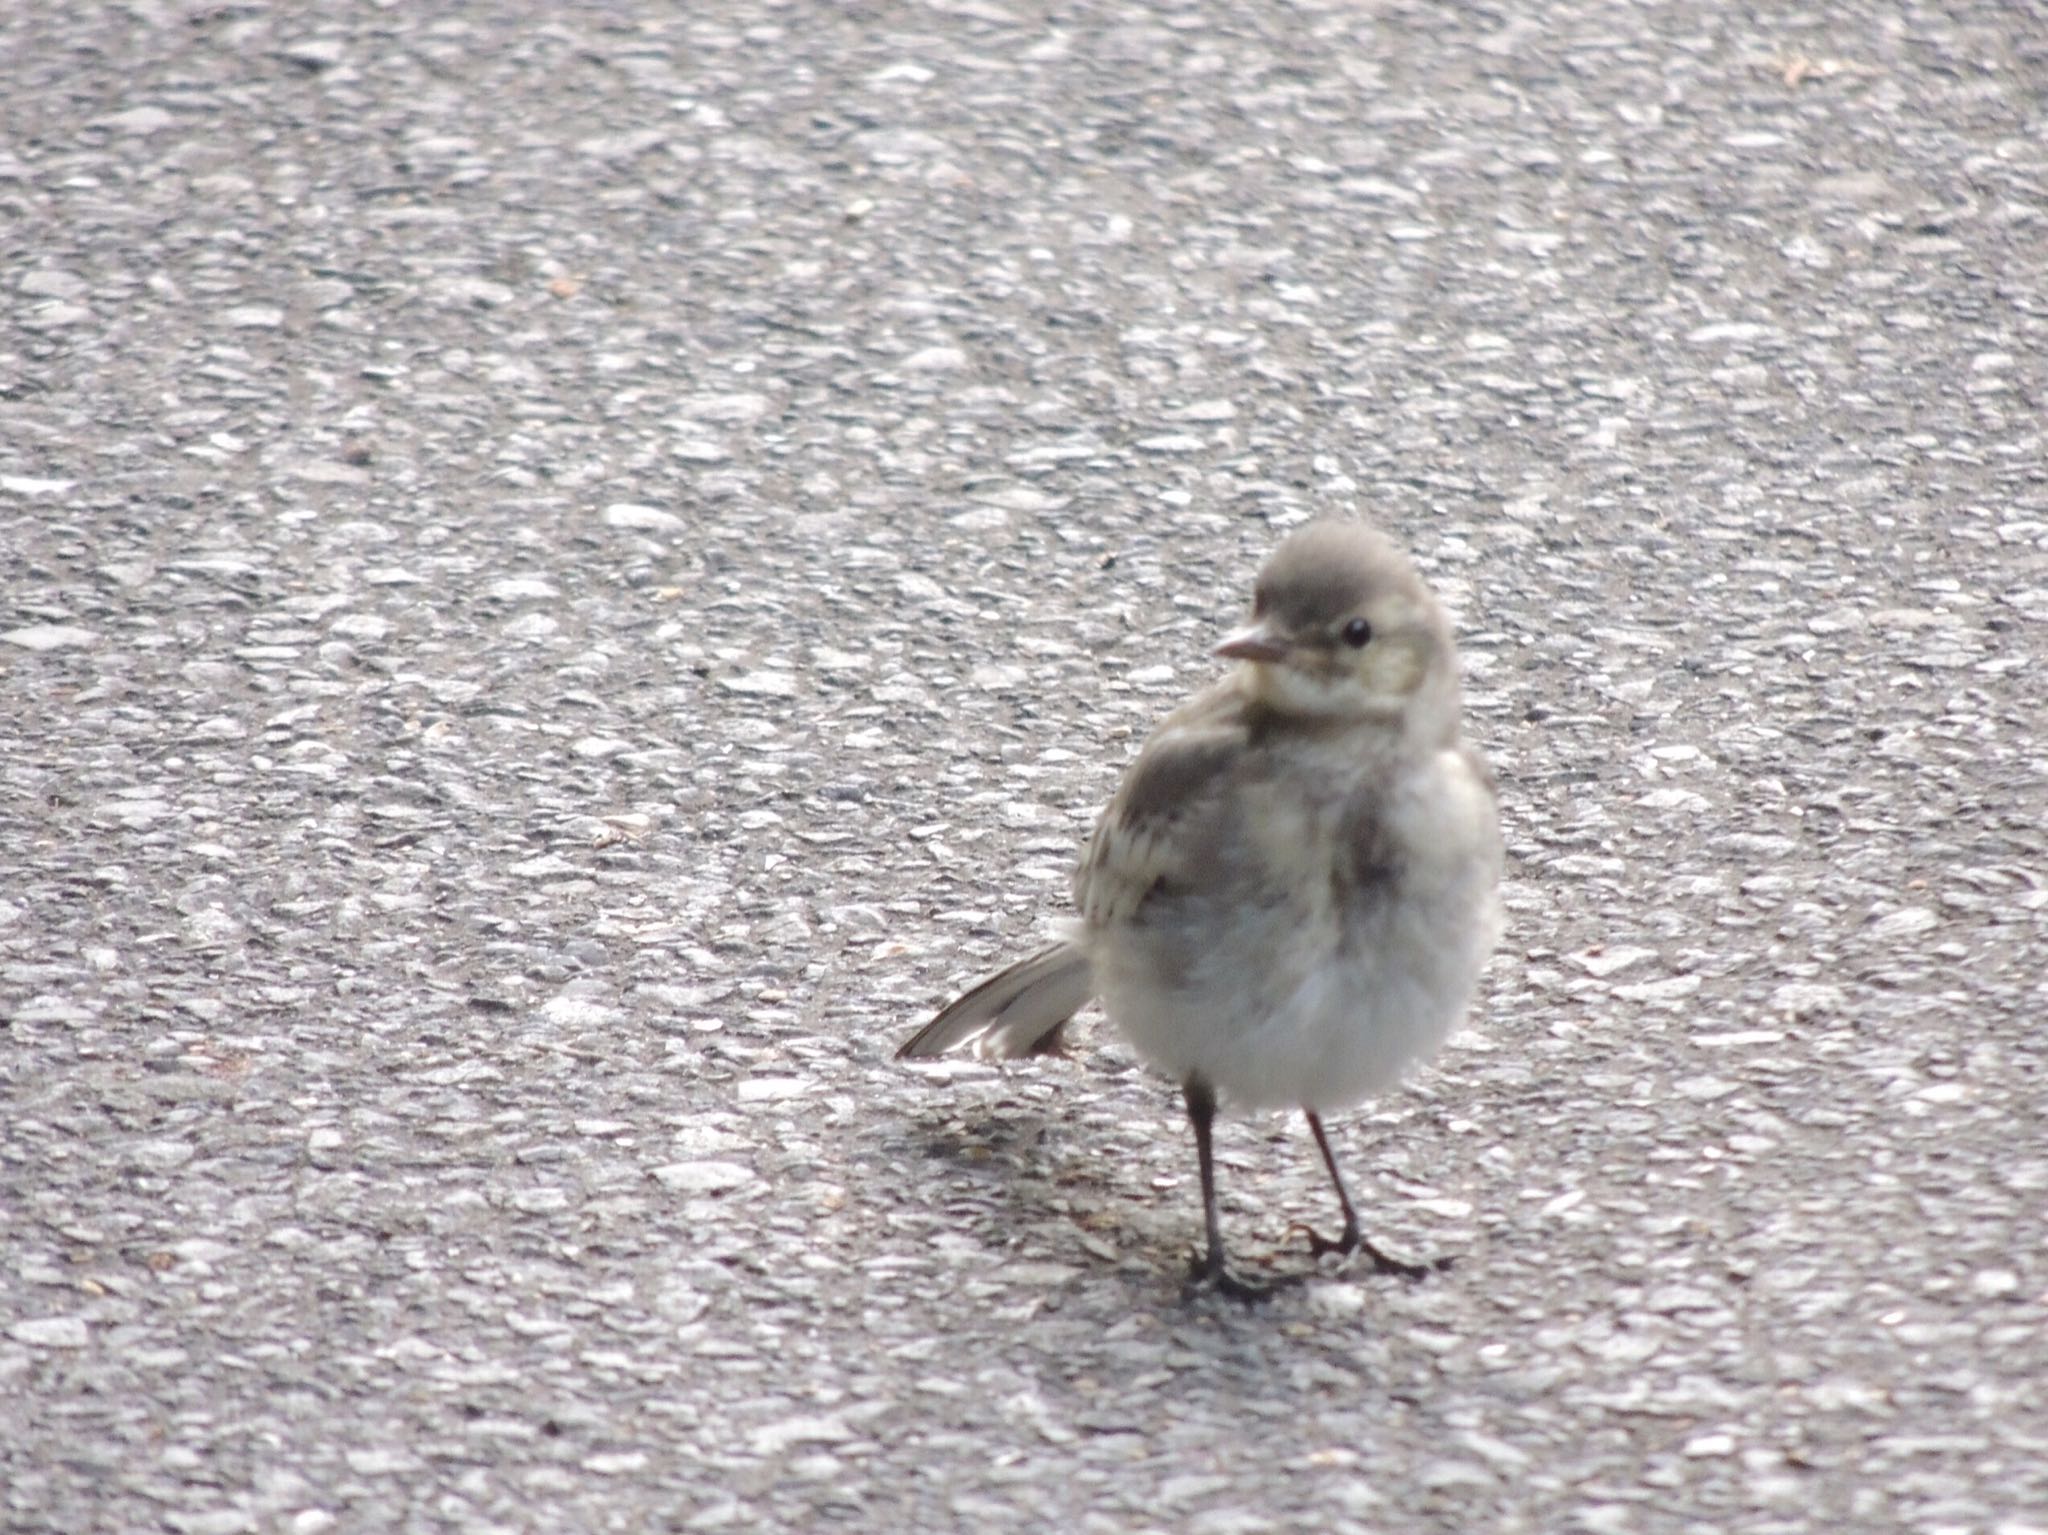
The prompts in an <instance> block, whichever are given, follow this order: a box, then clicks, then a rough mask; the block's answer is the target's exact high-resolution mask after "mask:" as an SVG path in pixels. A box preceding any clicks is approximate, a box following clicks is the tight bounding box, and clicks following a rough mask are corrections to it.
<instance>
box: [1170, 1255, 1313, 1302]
mask: <svg viewBox="0 0 2048 1535" xmlns="http://www.w3.org/2000/svg"><path fill="white" fill-rule="evenodd" d="M1300 1282H1301V1276H1300V1275H1298V1274H1292V1275H1288V1276H1286V1277H1285V1278H1280V1279H1273V1280H1267V1281H1264V1282H1261V1281H1258V1280H1252V1279H1240V1278H1238V1277H1237V1275H1235V1274H1233V1273H1231V1272H1230V1269H1229V1267H1228V1266H1227V1265H1226V1264H1225V1263H1224V1262H1223V1260H1222V1258H1221V1257H1220V1256H1207V1257H1199V1256H1198V1257H1194V1258H1190V1259H1189V1260H1188V1279H1187V1283H1186V1285H1184V1286H1183V1287H1182V1289H1181V1299H1183V1300H1192V1299H1193V1298H1194V1297H1195V1295H1196V1293H1197V1292H1199V1291H1202V1290H1213V1291H1215V1292H1216V1293H1217V1294H1218V1295H1227V1296H1229V1297H1230V1298H1231V1299H1232V1300H1235V1301H1243V1302H1244V1303H1245V1304H1246V1305H1247V1306H1251V1305H1256V1304H1257V1303H1258V1302H1260V1301H1263V1300H1271V1299H1272V1298H1273V1297H1274V1295H1276V1294H1278V1293H1279V1292H1280V1291H1281V1290H1284V1289H1286V1288H1287V1287H1288V1286H1289V1285H1292V1284H1298V1283H1300Z"/></svg>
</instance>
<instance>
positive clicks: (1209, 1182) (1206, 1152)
mask: <svg viewBox="0 0 2048 1535" xmlns="http://www.w3.org/2000/svg"><path fill="white" fill-rule="evenodd" d="M1181 1096H1182V1097H1183V1098H1185V1099H1186V1100H1187V1105H1188V1123H1189V1124H1191V1125H1193V1126H1194V1127H1195V1160H1196V1161H1197V1162H1198V1163H1199V1164H1200V1165H1201V1169H1202V1221H1203V1224H1204V1225H1205V1226H1206V1228H1207V1230H1208V1247H1207V1249H1206V1250H1205V1251H1204V1253H1203V1255H1202V1256H1201V1257H1199V1258H1196V1259H1194V1260H1192V1261H1191V1262H1190V1263H1189V1265H1188V1282H1189V1285H1190V1286H1191V1287H1192V1286H1195V1285H1208V1286H1211V1287H1212V1288H1214V1289H1215V1290H1216V1292H1217V1293H1218V1294H1220V1295H1228V1296H1230V1297H1232V1298H1233V1299H1235V1300H1241V1301H1256V1300H1264V1299H1265V1298H1266V1297H1267V1296H1268V1295H1269V1294H1271V1293H1272V1291H1271V1288H1270V1287H1269V1286H1266V1285H1256V1284H1250V1283H1247V1282H1246V1281H1245V1280H1242V1279H1239V1278H1238V1277H1237V1276H1236V1275H1235V1274H1233V1273H1231V1272H1230V1267H1229V1265H1228V1264H1227V1263H1225V1262H1224V1259H1223V1225H1222V1222H1221V1221H1220V1220H1219V1219H1218V1217H1217V1214H1216V1157H1215V1153H1214V1151H1213V1150H1212V1149H1211V1147H1210V1144H1209V1136H1210V1129H1211V1127H1212V1126H1213V1125H1214V1124H1215V1122H1216V1089H1215V1088H1213V1087H1211V1086H1210V1085H1209V1083H1208V1081H1207V1080H1206V1079H1205V1078H1203V1077H1200V1076H1191V1077H1189V1078H1188V1079H1187V1081H1186V1082H1184V1083H1182V1084H1181Z"/></svg>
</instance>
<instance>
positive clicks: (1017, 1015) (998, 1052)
mask: <svg viewBox="0 0 2048 1535" xmlns="http://www.w3.org/2000/svg"><path fill="white" fill-rule="evenodd" d="M1094 995H1095V978H1094V976H1093V975H1092V974H1091V973H1090V967H1089V964H1088V956H1087V955H1086V954H1084V953H1082V952H1081V950H1080V949H1079V948H1077V947H1076V946H1075V945H1073V944H1071V943H1056V944H1054V945H1053V946H1052V947H1051V948H1049V949H1041V950H1039V952H1038V953H1036V954H1034V955H1032V956H1031V957H1030V958H1029V959H1024V960H1019V961H1018V962H1017V963H1016V964H1014V965H1012V966H1010V968H1009V969H1007V970H1004V971H1001V972H999V973H997V974H995V975H992V976H990V977H989V978H988V979H987V980H985V981H983V982H982V983H981V984H980V985H979V986H977V987H975V988H974V989H973V990H972V991H970V992H968V993H967V994H966V995H965V996H964V997H961V998H959V999H958V1000H957V1001H955V1002H954V1003H952V1004H951V1005H950V1006H949V1007H947V1008H946V1009H945V1010H944V1011H943V1012H941V1013H940V1014H939V1015H938V1017H936V1018H934V1019H933V1020H932V1021H931V1022H930V1023H928V1024H926V1025H925V1026H924V1027H923V1028H922V1029H919V1030H918V1031H917V1034H916V1036H915V1037H914V1038H912V1039H911V1041H910V1042H909V1043H908V1044H906V1045H905V1046H904V1047H903V1048H902V1049H901V1050H898V1051H897V1052H896V1058H897V1059H898V1060H924V1059H928V1058H930V1057H931V1056H935V1055H944V1054H945V1053H946V1052H947V1051H948V1050H952V1049H955V1048H956V1047H958V1046H960V1045H964V1044H972V1045H973V1047H974V1053H975V1054H976V1055H977V1056H979V1057H980V1058H981V1059H983V1060H990V1061H1008V1060H1014V1059H1016V1058H1017V1057H1018V1056H1020V1055H1043V1054H1046V1053H1048V1052H1049V1051H1051V1050H1053V1049H1055V1048H1057V1046H1058V1042H1059V1032H1060V1026H1061V1025H1062V1024H1064V1023H1065V1022H1066V1021H1067V1020H1068V1019H1069V1018H1071V1017H1073V1015H1074V1014H1075V1013H1076V1012H1078V1011H1079V1010H1080V1008H1081V1006H1082V1004H1083V1003H1085V1002H1087V1000H1088V999H1089V998H1090V997H1092V996H1094Z"/></svg>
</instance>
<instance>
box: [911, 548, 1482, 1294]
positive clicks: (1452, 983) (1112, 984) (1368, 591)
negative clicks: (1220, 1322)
mask: <svg viewBox="0 0 2048 1535" xmlns="http://www.w3.org/2000/svg"><path fill="white" fill-rule="evenodd" d="M1213 653H1214V655H1215V656H1216V657H1217V658H1219V659H1221V660H1223V661H1226V662H1228V663H1230V665H1229V669H1228V670H1227V671H1226V672H1225V674H1224V675H1223V676H1222V677H1220V678H1219V679H1218V680H1216V681H1215V682H1214V683H1213V684H1211V685H1210V686H1208V687H1206V688H1204V689H1203V690H1201V691H1200V692H1198V693H1197V694H1196V695H1195V696H1194V697H1192V698H1190V699H1189V700H1188V701H1187V702H1185V703H1184V704H1182V705H1181V706H1180V707H1179V708H1177V709H1175V710H1173V711H1172V712H1171V713H1170V714H1168V715H1167V716H1166V717H1165V718H1164V719H1163V720H1162V721H1161V722H1160V724H1159V726H1158V728H1157V729H1156V730H1155V731H1154V732H1153V733H1152V735H1151V736H1150V737H1149V738H1148V739H1147V740H1146V742H1145V744H1144V745H1143V747H1142V748H1141V749H1140V750H1139V752H1138V755H1137V757H1136V759H1135V760H1134V761H1133V762H1132V763H1131V765H1130V767H1129V768H1128V769H1127V770H1126V772H1125V774H1124V777H1123V780H1122V782H1121V784H1120V786H1119V787H1118V789H1117V792H1116V794H1115V796H1114V797H1113V798H1112V799H1111V800H1110V802H1109V804H1108V806H1107V807H1106V808H1105V809H1104V810H1103V812H1102V813H1101V815H1100V817H1099V818H1098V819H1097V821H1096V823H1095V827H1094V831H1093V833H1092V834H1091V835H1090V837H1089V839H1088V841H1087V844H1086V846H1085V849H1084V851H1083V852H1082V854H1081V857H1080V861H1079V864H1078V866H1077V868H1076V870H1075V873H1074V879H1073V901H1074V908H1075V911H1076V913H1077V916H1076V917H1075V918H1073V919H1070V920H1069V921H1067V922H1066V923H1065V924H1063V928H1062V930H1061V933H1060V936H1059V938H1058V941H1056V942H1054V943H1053V944H1051V945H1050V946H1049V947H1047V948H1044V949H1041V950H1039V951H1038V952H1037V953H1034V954H1032V955H1030V956H1029V957H1028V958H1025V959H1023V960H1021V961H1019V962H1018V963H1016V964H1014V965H1012V966H1010V967H1009V968H1008V969H1006V970H1003V971H1000V972H999V973H997V974H995V975H993V976H990V977H989V978H988V979H986V980H984V981H982V982H981V983H980V984H979V985H977V986H975V987H974V988H973V989H971V990H969V991H968V992H966V993H965V994H964V995H962V996H961V997H959V998H958V999H957V1000H955V1001H954V1002H952V1003H951V1004H949V1005H948V1006H946V1007H945V1008H944V1009H942V1010H941V1011H940V1012H939V1013H938V1014H937V1016H935V1017H934V1018H933V1019H932V1020H931V1021H930V1022H929V1023H928V1024H926V1025H925V1026H924V1027H923V1028H922V1029H921V1030H919V1031H918V1033H917V1034H916V1035H914V1036H913V1037H912V1038H911V1039H910V1040H908V1041H907V1042H906V1043H905V1044H904V1045H903V1046H902V1048H901V1049H900V1050H898V1052H897V1055H898V1057H899V1058H900V1059H906V1060H922V1059H928V1058H931V1057H935V1056H940V1055H944V1054H946V1053H948V1052H952V1051H958V1050H969V1051H971V1052H972V1053H973V1054H974V1055H976V1056H977V1057H979V1058H981V1059H985V1060H1010V1059H1016V1058H1019V1057H1023V1056H1031V1055H1043V1054H1050V1053H1056V1052H1059V1051H1061V1050H1062V1048H1063V1046H1064V1031H1065V1029H1066V1026H1067V1023H1068V1020H1069V1019H1071V1018H1072V1017H1073V1015H1074V1014H1075V1013H1076V1012H1077V1011H1079V1010H1080V1009H1081V1008H1082V1007H1083V1006H1085V1005H1086V1004H1087V1003H1088V1002H1089V1001H1091V1000H1095V999H1099V1000H1100V1001H1101V1003H1102V1005H1103V1009H1104V1011H1105V1012H1106V1013H1107V1014H1108V1016H1109V1018H1110V1020H1111V1021H1112V1022H1113V1023H1114V1024H1115V1025H1116V1027H1117V1028H1118V1029H1119V1030H1120V1031H1121V1032H1122V1034H1123V1036H1124V1037H1125V1039H1126V1040H1128V1042H1129V1043H1130V1045H1131V1046H1132V1047H1133V1048H1134V1050H1135V1051H1136V1053H1137V1054H1138V1055H1139V1057H1140V1058H1142V1059H1143V1060H1144V1061H1145V1062H1146V1063H1147V1064H1148V1065H1150V1066H1151V1067H1153V1068H1154V1069H1155V1070H1157V1071H1158V1072H1160V1073H1162V1074H1163V1075H1164V1076H1166V1077H1167V1078H1168V1079H1169V1080H1171V1081H1173V1082H1174V1083H1176V1084H1177V1085H1178V1086H1179V1088H1180V1093H1181V1098H1182V1100H1183V1103H1184V1105H1185V1108H1186V1112H1187V1118H1188V1122H1189V1124H1190V1125H1191V1126H1192V1128H1193V1131H1194V1140H1195V1152H1196V1162H1197V1167H1198V1170H1199V1173H1200V1177H1201V1195H1202V1218H1203V1223H1204V1228H1205V1240H1204V1244H1203V1247H1202V1249H1201V1250H1200V1252H1199V1253H1198V1254H1197V1255H1196V1256H1195V1257H1194V1258H1193V1260H1192V1262H1191V1264H1190V1269H1189V1276H1188V1283H1189V1285H1190V1287H1191V1288H1198V1287H1209V1288H1213V1289H1214V1290H1215V1291H1217V1292H1219V1293H1222V1294H1226V1295H1230V1296H1235V1297H1238V1298H1240V1299H1244V1300H1254V1299H1258V1298H1261V1297H1262V1296H1264V1295H1266V1294H1268V1293H1270V1292H1271V1290H1272V1289H1273V1288H1274V1285H1272V1284H1263V1283H1258V1282H1254V1281H1252V1280H1248V1279H1245V1278H1243V1277H1241V1276H1240V1275H1239V1274H1238V1273H1237V1272H1235V1271H1234V1270H1233V1268H1232V1266H1231V1265H1230V1263H1229V1261H1228V1259H1227V1257H1226V1253H1225V1247H1224V1242H1223V1235H1222V1229H1221V1225H1220V1222H1219V1219H1218V1213H1217V1202H1216V1171H1215V1160H1214V1154H1213V1149H1212V1143H1213V1127H1214V1124H1215V1121H1216V1116H1217V1112H1218V1108H1219V1105H1224V1106H1228V1107H1229V1108H1231V1109H1232V1110H1233V1111H1238V1110H1249V1111H1258V1110H1274V1109H1299V1110H1300V1111H1301V1112H1302V1113H1303V1114H1304V1115H1305V1116H1306V1117H1307V1121H1308V1127H1309V1130H1310V1132H1311V1133H1312V1134H1313V1135H1314V1137H1315V1142H1316V1147H1317V1149H1318V1151H1319V1152H1320V1153H1321V1154H1322V1160H1323V1165H1324V1167H1325V1168H1326V1169H1327V1171H1328V1173H1329V1177H1330V1181H1331V1183H1332V1185H1333V1186H1334V1187H1335V1190H1336V1195H1337V1201H1338V1207H1339V1211H1340V1213H1341V1215H1342V1218H1343V1227H1342V1230H1341V1232H1340V1233H1339V1235H1338V1236H1336V1237H1335V1238H1326V1237H1324V1236H1322V1235H1320V1234H1319V1233H1318V1232H1316V1230H1315V1229H1314V1228H1313V1227H1309V1226H1301V1225H1297V1226H1295V1227H1292V1228H1290V1231H1289V1235H1290V1236H1291V1235H1293V1233H1294V1232H1295V1231H1296V1230H1300V1231H1305V1232H1306V1234H1307V1236H1308V1241H1309V1246H1310V1249H1311V1253H1312V1254H1313V1256H1315V1257H1317V1258H1320V1257H1321V1256H1322V1255H1323V1254H1325V1253H1328V1252H1340V1253H1345V1254H1351V1253H1361V1254H1362V1255H1363V1256H1364V1257H1365V1258H1366V1259H1367V1260H1369V1261H1370V1262H1371V1263H1372V1265H1373V1267H1374V1268H1375V1269H1376V1270H1378V1271H1381V1272H1386V1273H1395V1274H1403V1275H1407V1276H1409V1277H1416V1276H1419V1275H1420V1274H1422V1273H1424V1272H1426V1271H1427V1268H1426V1267H1425V1266H1423V1265H1417V1264H1410V1263H1406V1262H1403V1261H1401V1260H1399V1259H1396V1258H1394V1257H1392V1256H1390V1255H1389V1254H1387V1253H1385V1252H1384V1251H1382V1250H1381V1249H1380V1248H1379V1247H1377V1246H1376V1245H1374V1244H1373V1243H1372V1242H1371V1241H1370V1240H1369V1239H1368V1238H1367V1237H1366V1236H1365V1234H1364V1231H1363V1230H1362V1228H1361V1225H1360V1222H1359V1218H1358V1212H1357V1210H1356V1208H1355V1207H1354V1205H1353V1204H1352V1201H1351V1195H1350V1192H1349V1190H1347V1189H1346V1187H1345V1185H1344V1177H1343V1174H1342V1173H1341V1172H1340V1171H1339V1170H1338V1166H1337V1158H1336V1155H1335V1153H1334V1152H1333V1151H1332V1150H1331V1147H1330V1140H1329V1137H1328V1135H1327V1134H1326V1133H1325V1131H1324V1127H1323V1116H1324V1115H1325V1114H1327V1113H1329V1112H1332V1111H1334V1110H1338V1109H1344V1108H1349V1107H1351V1106H1353V1105H1355V1104H1357V1103H1359V1102H1361V1101H1363V1100H1364V1099H1366V1098H1368V1097H1370V1096H1372V1095H1373V1094H1376V1093H1379V1092H1382V1091H1384V1090H1386V1089H1388V1088H1390V1087H1392V1086H1394V1085H1395V1084H1396V1083H1397V1082H1398V1081H1399V1080H1400V1079H1401V1077H1402V1075H1403V1074H1404V1072H1406V1071H1407V1070H1408V1069H1409V1068H1410V1067H1412V1066H1414V1065H1416V1064H1417V1063H1419V1062H1421V1061H1423V1060H1425V1059H1427V1058H1429V1057H1430V1056H1432V1055H1434V1054H1435V1053H1436V1051H1437V1049H1438V1048H1439V1047H1440V1046H1441V1045H1442V1044H1443V1042H1444V1040H1445V1039H1446V1038H1448V1037H1449V1035H1450V1034H1451V1032H1452V1031H1453V1030H1454V1029H1455V1028H1456V1027H1457V1025H1458V1023H1459V1022H1460V1021H1461V1019H1462V1018H1463V1016H1464V1014H1465V1012H1466V1010H1467V1008H1468V1006H1469V1004H1470V1000H1471V997H1472V994H1473V992H1474V990H1475V989H1476V986H1477V983H1478V979H1479V976H1480V973H1481V970H1482V969H1483V967H1484V965H1485V963H1486V961H1487V958H1488V956H1489V955H1490V953H1491V952H1492V950H1493V947H1494V945H1495V944H1496V943H1497V942H1498V940H1499V936H1500V928H1501V909H1500V894H1499V888H1500V878H1501V872H1502V859H1503V851H1502V842H1501V832H1500V817H1499V809H1498V801H1497V794H1496V788H1495V780H1494V777H1493V774H1492V772H1491V771H1490V770H1489V768H1488V767H1487V765H1486V762H1485V760H1484V759H1483V758H1482V757H1481V755H1480V754H1479V753H1478V752H1477V751H1476V750H1475V749H1474V748H1473V747H1472V745H1471V744H1470V743H1469V742H1468V741H1467V740H1466V738H1465V733H1464V729H1463V723H1462V718H1461V716H1462V702H1461V695H1460V686H1459V676H1458V656H1457V649H1456V646H1455V643H1454V640H1453V636H1452V631H1451V626H1450V623H1449V620H1448V619H1447V617H1446V616H1445V613H1444V610H1443V608H1442V606H1441V604H1439V602H1438V601H1437V599H1436V597H1435V596H1434V595H1433V594H1432V592H1431V591H1430V590H1429V588H1428V586H1427V585H1426V584H1425V583H1424V582H1423V580H1422V578H1421V576H1420V575H1419V574H1418V573H1417V571H1416V569H1415V566H1414V564H1413V563H1412V562H1411V561H1410V560H1409V558H1408V557H1407V555H1406V554H1405V553H1403V552H1402V550H1401V549H1400V548H1399V547H1398V546H1397V545H1395V544H1394V543H1393V542H1391V541H1390V540H1389V539H1388V538H1387V537H1386V536H1385V535H1384V534H1383V533H1381V532H1379V531H1378V530H1377V529H1375V528H1373V527H1371V526H1368V525H1366V524H1365V523H1362V522H1356V521H1334V520H1332V521H1318V522H1312V523H1309V524H1306V525H1304V526H1302V527H1300V528H1297V529H1296V530H1295V531H1293V532H1292V533H1290V534H1288V535H1287V536H1286V537H1285V538H1284V539H1283V540H1282V541H1281V542H1280V543H1279V544H1278V546H1277V547H1276V548H1275V549H1274V550H1273V552H1272V553H1271V555H1270V556H1269V557H1268V558H1267V560H1266V561H1265V563H1264V565H1263V566H1262V568H1261V569H1260V571H1259V573H1258V577H1257V580H1256V582H1255V584H1254V587H1253V594H1252V605H1251V614H1250V617H1249V619H1248V621H1246V622H1245V623H1244V624H1243V625H1242V626H1241V627H1239V628H1237V629H1236V630H1235V631H1233V632H1231V633H1229V634H1227V635H1226V636H1225V637H1224V638H1223V639H1222V641H1221V642H1220V643H1219V644H1217V645H1216V646H1215V647H1214V652H1213ZM1432 1267H1433V1266H1432ZM1297 1277H1301V1276H1297Z"/></svg>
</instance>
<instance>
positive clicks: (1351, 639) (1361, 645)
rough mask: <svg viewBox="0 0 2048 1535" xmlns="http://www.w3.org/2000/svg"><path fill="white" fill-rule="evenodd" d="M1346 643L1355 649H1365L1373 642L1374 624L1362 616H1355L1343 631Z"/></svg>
mask: <svg viewBox="0 0 2048 1535" xmlns="http://www.w3.org/2000/svg"><path fill="white" fill-rule="evenodd" d="M1342 634H1343V640H1344V643H1345V644H1347V645H1349V646H1350V647H1351V648H1352V649H1353V650H1363V649H1365V647H1366V646H1367V645H1369V644H1371V643H1372V625H1371V624H1369V623H1367V622H1366V621H1365V620H1364V619H1362V618H1354V619H1352V620H1351V622H1350V623H1348V624H1346V625H1345V626H1344V628H1343V631H1342Z"/></svg>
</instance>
